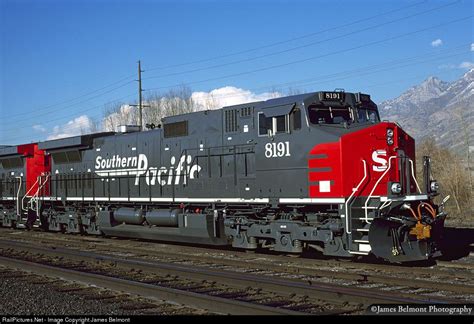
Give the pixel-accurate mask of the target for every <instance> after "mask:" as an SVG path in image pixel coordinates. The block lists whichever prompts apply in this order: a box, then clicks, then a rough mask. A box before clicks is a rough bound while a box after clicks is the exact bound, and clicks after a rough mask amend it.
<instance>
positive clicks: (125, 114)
mask: <svg viewBox="0 0 474 324" xmlns="http://www.w3.org/2000/svg"><path fill="white" fill-rule="evenodd" d="M136 112H137V108H136V107H132V106H130V105H122V106H120V108H119V109H118V110H115V112H112V113H109V114H108V115H107V116H106V117H104V119H103V120H102V126H103V129H104V130H106V131H112V132H115V131H116V127H117V126H119V125H136V124H137V120H136V116H135V114H136Z"/></svg>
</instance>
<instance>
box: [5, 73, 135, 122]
mask: <svg viewBox="0 0 474 324" xmlns="http://www.w3.org/2000/svg"><path fill="white" fill-rule="evenodd" d="M132 76H134V75H133V74H132V75H130V76H127V77H124V78H121V79H120V80H118V81H116V82H114V83H111V84H108V85H106V86H104V87H102V88H99V89H96V90H93V91H90V92H87V93H84V94H82V95H79V96H77V97H74V98H71V99H67V100H64V101H61V102H58V103H55V104H51V105H48V106H44V107H42V108H38V109H36V111H38V110H44V109H47V108H51V107H56V106H59V105H62V104H64V103H68V102H71V101H75V100H77V99H81V98H83V97H87V96H89V95H91V94H94V93H97V92H99V91H102V90H104V89H107V88H109V87H111V86H113V85H116V84H119V83H121V82H123V81H125V80H128V79H130V78H131V77H132ZM54 111H58V110H54ZM29 114H30V113H29V112H22V113H18V114H13V115H9V116H7V117H17V116H24V115H29Z"/></svg>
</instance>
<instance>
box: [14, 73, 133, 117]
mask: <svg viewBox="0 0 474 324" xmlns="http://www.w3.org/2000/svg"><path fill="white" fill-rule="evenodd" d="M133 82H134V81H133V80H132V81H128V82H126V83H125V84H122V85H120V86H118V87H115V88H112V89H110V90H107V91H105V92H103V93H101V94H98V95H96V96H93V97H90V98H87V99H85V100H82V101H79V102H76V103H73V104H70V105H67V106H62V107H60V108H58V109H54V110H50V111H46V112H41V113H40V114H39V115H31V114H29V115H28V117H26V118H25V117H23V118H21V121H25V120H32V119H36V118H38V117H43V116H44V115H49V114H53V113H56V112H58V111H64V110H65V109H66V108H70V107H74V106H77V105H80V104H82V103H85V102H88V101H91V100H93V99H96V98H98V97H101V96H103V95H105V94H108V93H111V92H113V91H115V90H118V89H120V88H123V87H125V86H126V85H128V84H130V83H133Z"/></svg>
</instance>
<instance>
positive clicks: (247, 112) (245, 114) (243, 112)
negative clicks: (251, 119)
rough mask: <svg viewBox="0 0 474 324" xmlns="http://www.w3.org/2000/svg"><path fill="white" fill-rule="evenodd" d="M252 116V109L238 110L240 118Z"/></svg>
mask: <svg viewBox="0 0 474 324" xmlns="http://www.w3.org/2000/svg"><path fill="white" fill-rule="evenodd" d="M251 115H252V107H243V108H240V117H248V116H251Z"/></svg>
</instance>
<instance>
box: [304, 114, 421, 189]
mask: <svg viewBox="0 0 474 324" xmlns="http://www.w3.org/2000/svg"><path fill="white" fill-rule="evenodd" d="M387 129H392V130H393V131H394V135H393V141H394V143H393V144H392V145H389V144H387ZM398 150H402V151H403V152H404V153H405V154H406V155H407V156H408V157H410V158H411V159H412V160H413V161H414V158H415V156H414V151H415V150H414V140H413V139H412V138H411V137H410V136H408V135H407V134H406V133H405V132H404V131H403V130H402V129H400V128H399V127H398V126H397V125H396V124H393V123H387V122H383V123H379V124H377V125H374V126H372V127H368V128H365V129H362V130H359V131H355V132H353V133H349V134H346V135H343V136H342V137H341V138H340V140H339V141H338V142H333V143H324V144H319V145H316V146H315V147H313V149H312V150H311V151H310V155H309V160H308V167H309V170H308V172H309V194H310V197H311V198H318V197H321V198H327V197H349V196H350V195H351V193H352V191H353V188H356V187H357V186H358V185H359V183H361V185H360V187H359V191H358V192H357V196H368V195H369V194H370V193H371V192H372V190H373V192H372V195H376V196H386V195H387V187H388V182H390V181H399V172H398V169H399V168H398V160H397V158H392V159H391V157H396V156H397V151H398ZM363 161H365V174H366V177H365V180H363V179H364V163H363ZM389 166H390V168H389ZM388 168H389V169H388ZM387 169H388V171H387ZM385 171H387V172H385ZM362 180H363V181H362ZM361 181H362V182H361ZM374 188H375V189H374ZM411 189H414V188H411ZM410 191H412V192H413V190H410Z"/></svg>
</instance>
